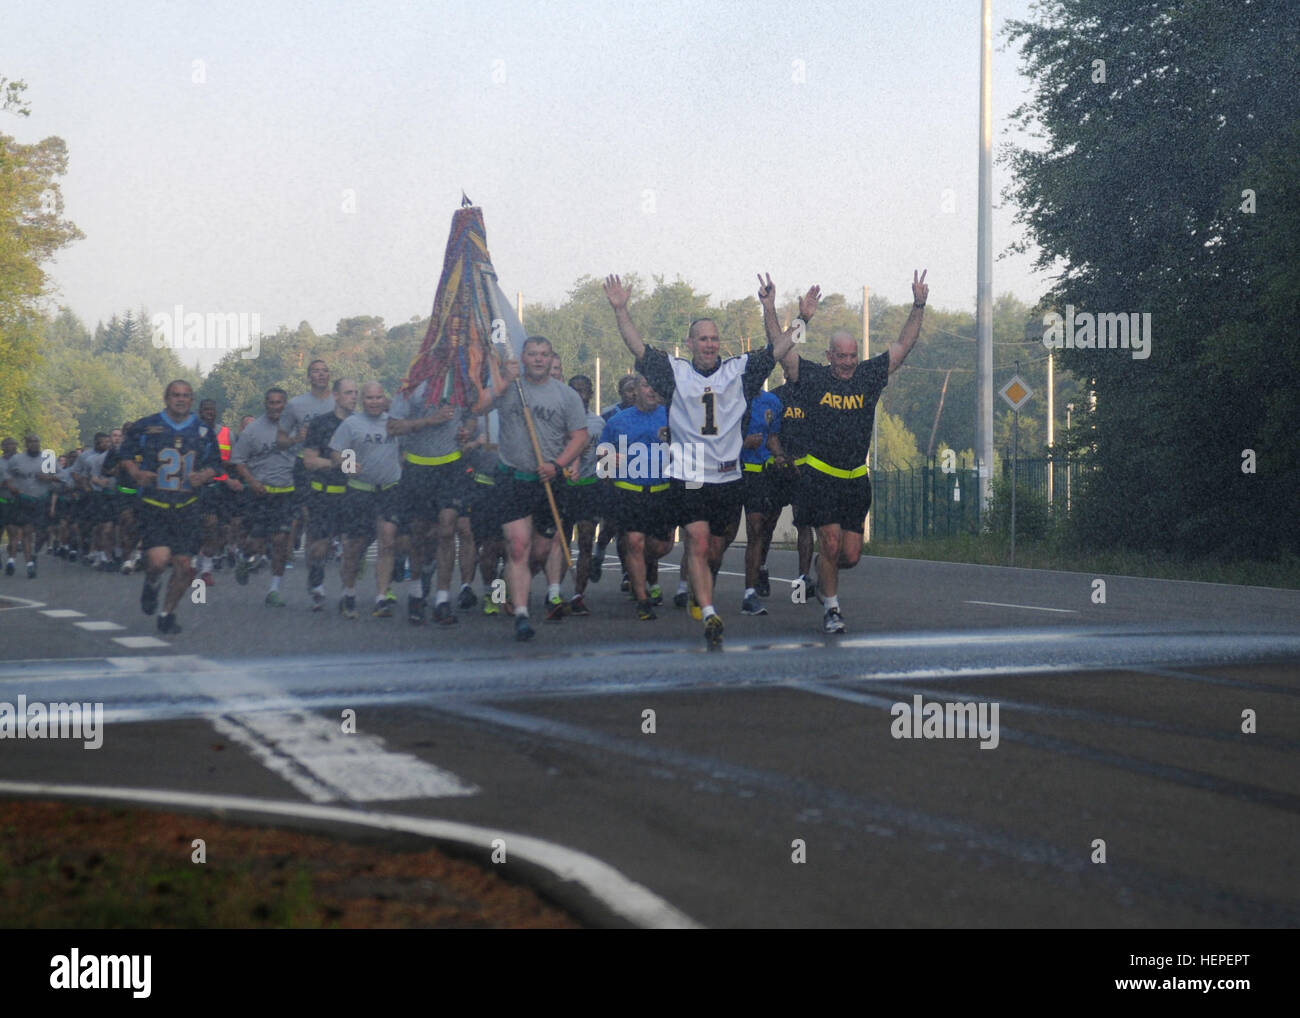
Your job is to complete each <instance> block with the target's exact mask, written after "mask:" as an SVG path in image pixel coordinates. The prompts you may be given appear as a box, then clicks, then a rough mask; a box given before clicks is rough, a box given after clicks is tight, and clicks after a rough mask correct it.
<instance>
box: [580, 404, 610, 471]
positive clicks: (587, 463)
mask: <svg viewBox="0 0 1300 1018" xmlns="http://www.w3.org/2000/svg"><path fill="white" fill-rule="evenodd" d="M604 430H605V418H603V417H602V416H601V415H600V414H597V413H593V412H592V411H590V410H588V411H587V447H586V448H585V449H583V451H582V455H581V456H580V457H579V458H578V480H582V479H583V478H584V477H595V476H596V446H598V445H600V433H601V432H602V431H604Z"/></svg>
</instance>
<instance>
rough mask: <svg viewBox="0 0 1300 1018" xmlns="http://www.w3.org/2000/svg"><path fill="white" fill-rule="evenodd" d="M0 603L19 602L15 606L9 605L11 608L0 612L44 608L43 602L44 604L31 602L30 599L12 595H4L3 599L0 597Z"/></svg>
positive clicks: (0, 609) (2, 609) (1, 609)
mask: <svg viewBox="0 0 1300 1018" xmlns="http://www.w3.org/2000/svg"><path fill="white" fill-rule="evenodd" d="M0 601H15V602H19V603H16V604H13V605H11V606H10V607H8V608H0V612H13V611H21V610H22V609H24V608H44V607H45V602H44V601H33V600H31V599H30V598H26V597H14V596H13V595H12V594H5V595H4V596H3V597H0Z"/></svg>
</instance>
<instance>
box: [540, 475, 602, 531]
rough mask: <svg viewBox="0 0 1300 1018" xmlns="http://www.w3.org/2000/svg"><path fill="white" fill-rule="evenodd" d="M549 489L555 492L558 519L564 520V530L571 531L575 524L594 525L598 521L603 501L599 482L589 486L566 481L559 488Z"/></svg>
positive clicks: (553, 486)
mask: <svg viewBox="0 0 1300 1018" xmlns="http://www.w3.org/2000/svg"><path fill="white" fill-rule="evenodd" d="M551 487H552V489H553V490H554V491H555V498H556V501H557V502H558V503H559V506H560V518H561V519H562V520H564V526H565V529H566V530H572V529H573V527H574V525H575V524H577V523H582V522H588V523H595V522H596V521H597V520H598V519H600V516H601V509H602V502H603V501H604V499H603V498H602V497H601V490H600V488H601V483H600V482H599V481H595V482H593V483H591V484H569V483H568V482H567V481H566V482H565V483H564V484H562V485H560V486H559V487H556V486H555V485H552V486H551Z"/></svg>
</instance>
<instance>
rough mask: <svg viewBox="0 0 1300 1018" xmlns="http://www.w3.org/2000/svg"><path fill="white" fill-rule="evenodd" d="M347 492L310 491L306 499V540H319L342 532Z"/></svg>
mask: <svg viewBox="0 0 1300 1018" xmlns="http://www.w3.org/2000/svg"><path fill="white" fill-rule="evenodd" d="M347 498H348V496H347V492H345V491H338V492H334V493H333V494H330V493H329V492H325V491H312V493H311V497H310V498H309V499H307V540H309V541H321V540H324V539H325V538H327V537H336V536H338V535H339V534H341V533H343V523H344V519H345V515H344V514H345V506H346V504H347Z"/></svg>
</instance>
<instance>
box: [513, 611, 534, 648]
mask: <svg viewBox="0 0 1300 1018" xmlns="http://www.w3.org/2000/svg"><path fill="white" fill-rule="evenodd" d="M536 635H537V634H536V633H535V632H533V627H532V626H530V625H529V624H528V616H527V615H516V616H515V639H516V640H518V641H519V642H520V643H523V642H524V641H525V640H531V639H532V638H533V637H534V636H536Z"/></svg>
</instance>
